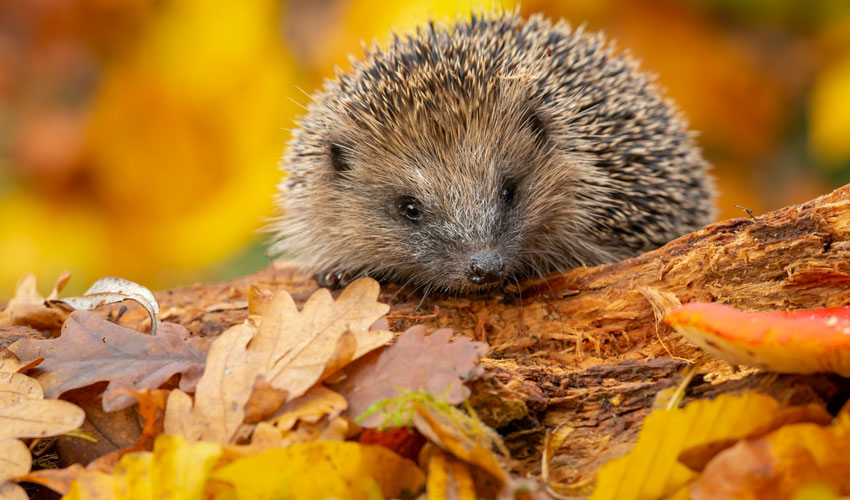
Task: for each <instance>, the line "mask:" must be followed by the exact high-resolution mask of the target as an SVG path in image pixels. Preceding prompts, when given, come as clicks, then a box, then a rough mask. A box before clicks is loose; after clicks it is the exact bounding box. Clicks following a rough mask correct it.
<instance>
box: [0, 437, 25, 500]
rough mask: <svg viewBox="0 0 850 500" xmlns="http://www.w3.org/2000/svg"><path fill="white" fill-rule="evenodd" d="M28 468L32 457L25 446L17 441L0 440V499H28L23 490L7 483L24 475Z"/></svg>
mask: <svg viewBox="0 0 850 500" xmlns="http://www.w3.org/2000/svg"><path fill="white" fill-rule="evenodd" d="M30 467H32V455H31V454H30V450H29V448H27V445H25V444H24V443H23V442H21V441H18V440H17V439H2V440H0V499H2V500H7V499H12V498H22V499H26V498H29V497H27V494H26V493H25V492H24V490H23V488H21V487H20V486H18V485H17V484H11V483H8V482H7V481H9V480H10V479H12V478H13V477H15V476H20V475H21V474H26V473H27V472H29V471H30ZM21 495H23V496H21Z"/></svg>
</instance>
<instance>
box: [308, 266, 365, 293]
mask: <svg viewBox="0 0 850 500" xmlns="http://www.w3.org/2000/svg"><path fill="white" fill-rule="evenodd" d="M356 277H357V276H356V275H354V274H352V273H349V272H347V271H331V272H327V273H318V274H316V275H314V276H313V279H314V280H316V284H318V285H319V286H320V287H322V288H330V289H331V290H339V289H341V288H345V287H346V286H348V284H349V283H351V282H352V281H354V279H355V278H356Z"/></svg>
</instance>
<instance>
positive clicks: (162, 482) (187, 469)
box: [62, 435, 221, 500]
mask: <svg viewBox="0 0 850 500" xmlns="http://www.w3.org/2000/svg"><path fill="white" fill-rule="evenodd" d="M220 455H221V446H220V445H218V444H215V443H206V442H200V443H188V442H187V441H186V440H185V439H184V438H183V437H181V436H171V435H162V436H160V437H158V438H157V439H156V441H155V442H154V447H153V452H137V453H128V454H127V455H124V456H123V457H122V458H121V461H120V462H119V463H118V467H116V469H115V471H114V472H113V473H112V474H105V473H102V472H84V473H82V474H81V475H80V477H79V478H77V480H76V481H74V483H73V484H72V485H71V491H69V492H68V494H67V495H65V496H64V497H62V498H63V500H94V499H98V500H100V499H104V500H108V499H115V500H124V499H127V500H159V499H162V498H170V499H174V500H200V499H201V498H202V497H203V492H204V488H205V487H206V484H207V478H208V476H209V473H210V470H211V469H212V468H213V466H214V465H215V464H216V461H217V460H218V457H219V456H220Z"/></svg>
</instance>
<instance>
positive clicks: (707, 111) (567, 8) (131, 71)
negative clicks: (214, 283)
mask: <svg viewBox="0 0 850 500" xmlns="http://www.w3.org/2000/svg"><path fill="white" fill-rule="evenodd" d="M513 3H514V2H511V1H510V0H508V1H507V2H503V3H502V5H504V6H506V7H509V8H510V7H512V6H513ZM481 5H484V6H485V7H486V6H491V5H492V4H491V3H490V2H471V1H469V0H466V1H449V0H430V1H427V0H423V1H413V2H384V1H377V0H315V1H311V0H304V1H296V0H290V1H282V2H281V1H274V0H251V1H246V2H210V1H208V0H0V300H7V299H8V298H9V297H10V296H11V293H12V289H13V287H14V284H15V282H16V281H17V279H18V278H19V277H20V276H21V275H22V274H23V273H25V272H30V271H32V272H35V273H36V274H37V276H38V277H39V279H40V281H41V283H42V288H45V290H44V291H46V288H48V287H49V284H50V283H52V281H53V280H54V279H55V278H56V276H58V274H59V272H60V270H62V269H68V270H70V271H71V272H72V273H73V278H72V280H71V283H70V285H69V291H70V292H72V293H73V292H79V291H81V290H83V289H85V288H86V287H88V285H89V284H90V283H91V282H92V281H93V280H95V279H96V278H98V277H100V276H103V275H117V276H121V277H125V278H128V279H132V280H135V281H139V282H141V283H142V284H144V285H146V286H148V287H150V288H153V289H160V288H164V287H171V286H175V285H180V284H188V283H191V282H195V281H206V280H213V279H226V278H230V277H234V276H239V275H244V274H247V273H249V272H251V271H254V270H257V269H260V268H262V267H264V266H265V265H267V262H268V261H267V258H266V257H265V250H264V247H265V245H264V243H263V240H264V237H263V235H262V234H259V233H258V230H259V229H260V228H261V227H262V226H263V224H264V219H265V218H267V217H269V216H270V215H271V214H272V194H273V193H274V190H275V184H276V182H277V180H278V178H279V172H278V169H277V161H278V158H279V157H280V155H281V152H282V149H283V147H284V144H285V142H286V140H287V138H288V131H287V129H288V128H290V127H292V121H293V118H294V117H296V116H297V115H298V114H299V112H301V111H302V109H301V107H300V106H301V105H303V104H304V103H306V101H307V97H306V95H305V94H304V92H307V93H310V92H312V91H313V90H315V89H316V88H318V86H319V85H320V84H321V81H322V79H323V78H325V77H328V76H330V75H332V74H333V67H334V65H339V66H341V67H343V68H345V67H347V55H348V54H354V55H355V56H359V55H360V54H361V53H362V50H361V48H360V43H361V42H360V41H361V40H364V39H365V40H367V41H371V40H372V39H373V38H377V39H378V40H385V39H386V38H387V35H388V33H389V32H390V30H391V29H395V30H399V31H404V30H407V29H409V28H411V27H412V26H415V25H416V24H417V23H420V22H422V21H425V20H427V19H428V18H429V17H430V16H433V17H436V18H438V19H446V18H448V17H453V16H454V15H456V14H464V13H468V12H469V11H470V10H471V9H474V8H477V7H480V6H481ZM521 11H522V13H523V14H525V15H528V14H530V13H532V12H537V11H542V12H544V13H546V14H547V15H549V16H551V17H554V18H558V17H564V18H566V19H568V20H570V21H571V22H572V23H573V24H575V25H577V24H582V23H586V24H587V26H588V28H589V29H591V30H600V29H601V30H604V31H605V32H606V33H607V34H608V35H609V36H610V37H612V38H615V39H616V40H617V44H618V47H620V48H628V49H629V50H630V51H631V52H632V53H633V54H634V55H635V56H637V57H638V58H639V59H641V60H642V61H643V67H644V68H645V69H648V70H651V71H653V72H656V73H657V74H658V75H659V79H660V81H661V82H662V84H664V85H665V86H666V87H667V89H668V92H669V95H670V96H671V97H673V98H674V99H675V100H676V101H677V102H678V103H679V105H680V106H681V107H682V109H683V110H684V112H685V114H686V115H687V116H688V117H689V118H690V121H691V124H692V128H693V129H695V130H697V131H699V132H700V143H701V145H702V147H703V148H704V150H705V153H706V156H707V157H708V159H709V160H710V161H711V162H712V163H713V164H714V165H715V174H716V175H717V177H718V179H719V185H720V189H721V191H722V196H721V198H720V207H721V210H722V217H723V218H728V217H737V216H741V215H742V212H741V211H740V210H739V209H736V208H734V207H733V205H736V204H737V205H743V206H746V207H748V208H751V209H752V210H754V211H755V212H756V213H761V212H763V211H766V210H770V209H774V208H778V207H780V206H783V205H786V204H789V203H798V202H801V201H804V200H807V199H809V198H812V197H815V196H817V195H819V194H823V193H825V192H827V191H829V190H831V189H832V188H834V187H837V186H839V185H842V184H844V183H846V182H848V181H850V2H848V1H847V0H810V1H807V2H800V1H798V0H560V1H559V0H552V1H547V0H526V1H525V2H523V3H522V7H521Z"/></svg>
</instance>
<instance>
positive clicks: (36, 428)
mask: <svg viewBox="0 0 850 500" xmlns="http://www.w3.org/2000/svg"><path fill="white" fill-rule="evenodd" d="M43 397H44V396H43V395H42V394H41V388H40V387H38V383H37V382H36V381H35V380H33V379H32V378H30V377H27V376H26V375H23V374H21V373H3V374H0V440H2V439H8V438H41V437H48V436H57V435H59V434H63V433H65V432H68V431H72V430H74V429H77V428H78V427H80V426H81V425H82V424H83V421H84V420H85V417H86V414H85V412H84V411H83V410H82V409H81V408H79V407H78V406H76V405H74V404H72V403H69V402H67V401H60V400H58V399H43Z"/></svg>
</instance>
